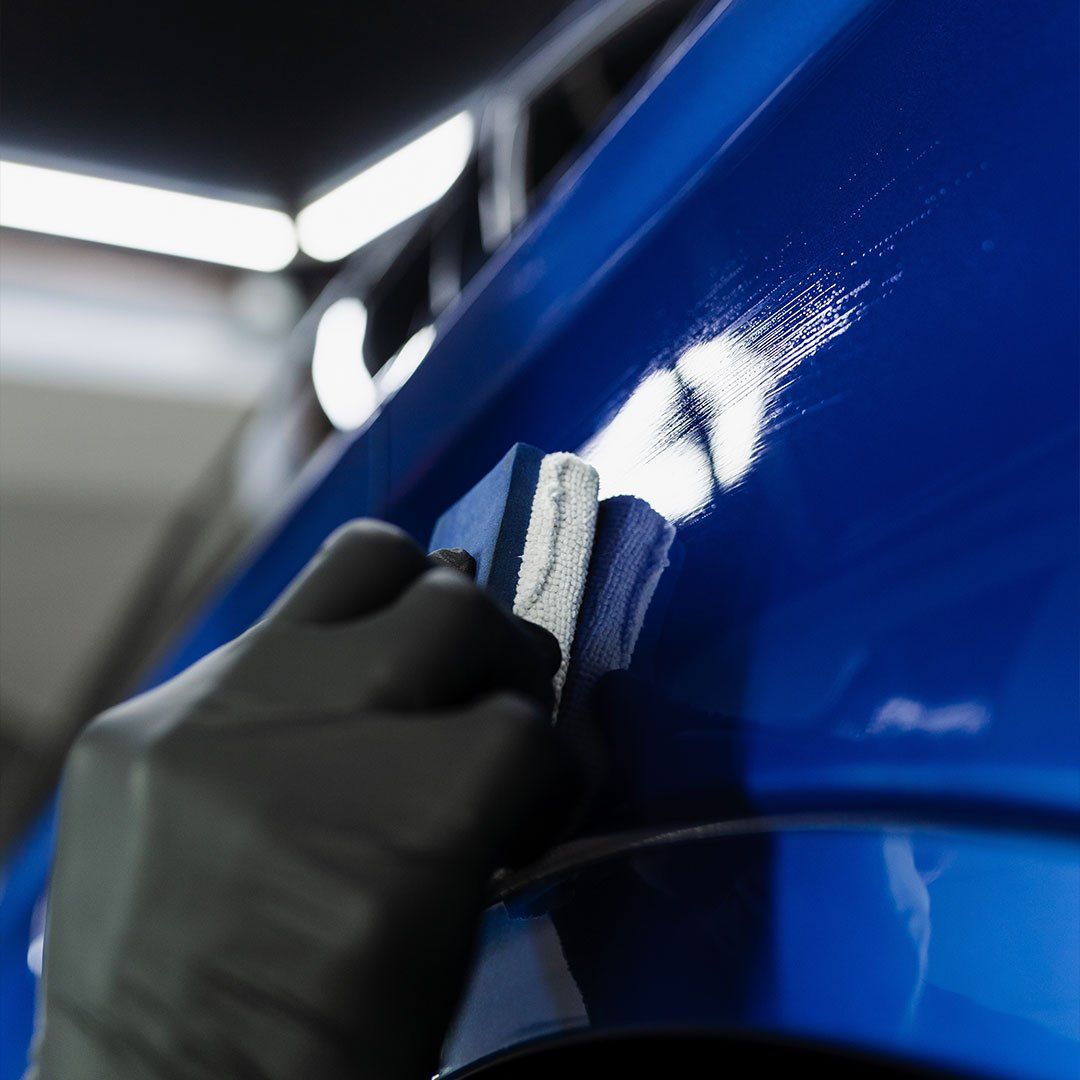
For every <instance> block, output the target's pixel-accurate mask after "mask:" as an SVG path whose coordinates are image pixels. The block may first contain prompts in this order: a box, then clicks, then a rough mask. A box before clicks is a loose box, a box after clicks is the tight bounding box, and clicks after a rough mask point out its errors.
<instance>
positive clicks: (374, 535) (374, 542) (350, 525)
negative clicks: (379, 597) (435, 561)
mask: <svg viewBox="0 0 1080 1080" xmlns="http://www.w3.org/2000/svg"><path fill="white" fill-rule="evenodd" d="M324 547H325V550H327V551H330V550H334V551H340V550H344V551H346V552H348V551H355V552H356V553H357V555H358V556H364V557H368V558H370V557H372V556H373V555H374V554H376V553H379V552H385V553H387V554H395V553H402V554H405V553H415V554H417V555H420V554H421V552H420V549H419V548H418V547H417V546H416V544H415V543H414V542H413V540H412V539H411V538H410V537H409V535H408V534H407V533H406V532H404V531H403V530H401V529H399V528H398V527H397V526H396V525H391V524H389V523H388V522H386V521H378V520H377V519H375V518H354V519H353V520H351V521H347V522H345V524H344V525H341V526H339V527H338V528H337V529H335V530H334V532H333V533H331V534H330V536H329V538H328V539H327V541H326V544H325V545H324Z"/></svg>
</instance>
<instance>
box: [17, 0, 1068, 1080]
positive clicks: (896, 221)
mask: <svg viewBox="0 0 1080 1080" xmlns="http://www.w3.org/2000/svg"><path fill="white" fill-rule="evenodd" d="M1076 36H1077V14H1076V9H1075V5H1074V4H1072V3H1070V2H1065V0H1060V2H1059V0H1047V2H1041V3H1036V4H1030V5H1009V4H995V5H986V4H980V3H975V2H974V0H934V2H930V0H904V2H894V3H872V2H866V0H819V2H817V3H814V4H795V5H793V4H790V3H783V2H780V0H731V2H729V3H722V4H720V5H718V7H717V8H716V9H715V10H714V11H713V12H712V13H711V14H710V15H709V16H708V17H707V18H705V19H704V20H702V21H701V22H700V23H699V24H698V25H697V26H696V27H695V29H694V31H693V33H692V34H691V36H690V37H689V38H688V39H687V40H686V41H685V42H683V43H682V44H681V46H680V47H679V48H678V49H677V50H675V52H674V53H672V55H670V56H669V57H668V58H667V59H666V60H665V62H664V64H663V65H662V66H661V68H660V69H659V70H658V71H657V72H655V73H654V75H653V76H652V77H651V78H650V80H649V82H648V83H647V84H646V85H645V86H644V87H642V88H641V89H640V91H639V92H638V93H637V94H636V95H635V97H634V98H633V100H632V101H631V102H629V104H628V105H627V106H626V108H625V109H624V110H623V111H622V112H621V113H620V114H619V116H618V117H617V119H616V120H615V121H614V122H613V123H612V124H611V125H610V126H609V128H608V129H607V130H606V131H605V132H604V134H603V135H602V136H601V138H600V139H599V140H598V141H597V143H596V144H595V145H594V146H593V147H591V148H590V150H589V151H588V152H587V153H586V154H585V155H584V157H583V158H582V159H581V160H580V161H578V162H577V163H576V164H575V165H574V166H573V167H572V168H571V170H570V171H569V173H568V174H567V175H565V176H564V177H563V178H562V179H561V180H560V181H559V183H558V184H557V185H556V186H555V188H554V189H553V190H552V191H551V192H550V194H549V196H548V198H547V199H546V201H545V202H544V204H543V205H542V206H541V207H540V208H539V210H538V211H537V212H536V213H535V214H534V215H533V216H532V217H531V218H530V219H529V220H528V221H527V222H526V223H525V225H524V226H523V227H522V228H521V229H520V230H519V232H518V233H517V234H516V235H515V236H514V238H513V239H512V240H511V241H510V242H509V243H508V244H507V245H506V246H505V247H504V248H503V249H502V250H501V251H500V252H499V253H498V254H497V255H496V256H495V258H494V259H493V260H492V261H491V262H490V263H489V264H488V265H487V266H486V267H485V268H484V269H483V270H482V271H481V273H480V274H479V275H478V277H477V278H476V279H474V280H473V282H472V283H471V284H470V286H469V287H468V289H467V290H466V293H465V295H464V296H463V297H462V299H461V302H460V303H458V304H457V305H456V306H455V307H454V308H453V309H451V310H450V311H448V312H447V314H446V316H445V317H444V318H443V319H442V320H441V322H440V323H439V324H438V326H437V337H436V342H435V345H434V346H433V348H432V350H431V352H430V353H429V354H428V356H427V357H426V358H425V360H424V362H423V363H422V365H421V366H420V368H419V369H418V370H417V371H416V373H415V374H414V375H413V376H412V378H411V379H410V380H409V381H408V382H407V383H405V385H404V386H403V387H402V388H401V389H400V390H399V391H398V392H397V394H396V396H394V397H393V398H392V399H391V400H389V401H388V402H387V403H386V404H385V405H384V406H383V407H382V409H381V411H380V412H379V413H378V415H376V416H375V417H374V418H373V419H372V421H371V422H370V423H369V424H368V425H367V426H366V428H365V429H364V430H362V431H361V432H359V433H357V434H356V435H355V436H351V437H345V436H342V437H341V438H340V439H339V440H338V441H336V442H334V443H333V444H331V446H329V447H328V448H327V450H326V452H325V454H324V455H323V456H322V457H321V458H320V460H319V461H318V462H317V463H316V465H315V467H313V469H312V470H311V471H310V472H309V475H308V477H307V479H306V485H305V487H304V489H303V490H302V491H301V492H299V493H298V495H297V498H296V500H295V501H294V503H293V505H292V506H291V508H290V510H289V512H288V513H287V514H286V515H285V516H284V517H283V518H282V519H281V521H280V522H279V524H278V526H277V527H276V528H275V530H274V531H273V533H272V535H269V536H267V537H266V538H265V540H264V542H263V543H262V544H261V546H260V547H259V549H258V550H257V551H256V552H253V553H252V555H251V557H250V560H249V561H248V563H247V564H246V565H245V566H244V567H243V568H242V569H241V570H240V571H239V573H238V574H237V575H236V576H235V578H234V579H233V581H232V582H231V583H230V585H229V586H228V587H227V588H226V589H225V590H224V591H223V592H222V594H221V595H220V596H219V598H218V599H217V600H216V601H215V602H214V603H213V604H212V605H211V606H210V608H209V609H208V610H207V611H206V613H205V615H204V616H203V617H202V618H201V619H200V620H199V621H198V623H197V624H196V625H195V626H194V627H193V628H192V630H191V631H190V633H189V634H188V635H187V636H186V638H185V639H184V640H182V641H180V642H178V644H177V647H176V649H175V652H174V653H173V655H172V657H171V659H170V660H169V662H168V663H167V664H166V665H164V666H163V668H162V670H161V671H160V672H159V677H166V676H168V675H170V674H172V673H173V672H175V671H177V670H179V669H180V668H182V667H183V666H186V665H187V664H189V663H191V662H192V661H193V660H195V659H196V658H198V657H199V656H201V655H203V654H204V653H205V652H207V651H208V650H209V649H211V648H213V647H215V646H217V645H218V644H220V643H221V642H223V641H225V640H227V639H229V638H231V637H233V636H235V635H236V634H237V633H239V632H240V631H242V630H243V629H245V628H246V627H247V626H248V625H250V623H251V622H252V621H253V620H254V619H256V618H258V617H259V615H260V614H261V613H262V611H263V610H265V608H266V607H267V605H268V604H269V603H270V602H271V601H272V600H273V599H274V597H275V596H276V595H277V593H278V592H279V590H280V589H281V588H282V587H283V586H284V585H285V584H286V582H287V581H288V580H289V579H290V578H291V577H292V576H293V575H294V574H295V573H296V572H297V571H298V570H299V569H300V567H301V566H302V565H303V564H304V562H305V561H306V560H307V559H308V558H309V556H310V555H311V554H312V553H313V552H314V551H315V549H316V548H317V547H318V545H319V544H320V543H321V541H322V540H323V538H324V537H325V535H326V534H327V532H328V531H330V530H331V529H332V528H334V527H335V526H337V525H338V524H340V523H341V522H343V521H345V520H347V519H348V518H350V517H354V516H357V515H363V514H374V515H377V516H381V517H386V518H389V519H390V520H392V521H396V522H398V523H399V524H401V525H403V526H404V527H405V528H407V529H408V530H409V531H410V532H412V533H413V534H414V535H415V536H416V537H417V538H418V539H420V540H424V539H426V538H427V536H428V535H429V533H430V529H431V526H432V523H433V522H434V520H435V518H436V517H437V516H438V515H439V513H440V512H441V511H442V510H443V509H445V508H446V507H447V506H448V505H450V504H451V503H452V502H453V501H454V500H456V499H457V498H459V497H460V496H461V495H462V494H463V493H464V492H465V491H466V490H468V489H469V487H470V486H471V485H472V484H473V483H475V481H476V480H477V479H479V478H480V477H481V476H482V475H483V474H484V473H485V472H486V471H487V470H488V469H489V468H490V467H491V465H492V464H493V463H494V462H495V461H497V460H498V459H499V457H500V456H501V455H502V454H503V453H504V452H505V450H506V448H507V447H508V446H510V445H511V444H512V443H514V442H516V441H519V440H521V441H526V442H530V443H533V444H535V445H537V446H540V447H543V448H544V449H546V450H558V449H577V450H579V452H581V453H583V454H584V456H586V457H587V458H588V459H589V460H591V461H593V462H594V463H595V464H596V465H597V467H598V468H599V470H600V475H601V484H602V494H618V493H623V492H625V493H630V494H635V495H640V496H641V497H643V498H645V499H647V500H649V501H650V502H651V503H652V504H653V505H654V506H655V507H656V509H658V510H659V511H660V512H661V513H663V514H664V515H665V516H667V517H668V518H669V520H671V521H672V522H673V523H674V524H675V525H676V527H677V549H678V554H677V558H676V559H675V560H674V561H673V564H672V566H671V567H670V568H669V570H668V571H667V573H666V574H665V578H664V580H663V582H662V587H661V589H660V591H659V592H658V595H657V600H656V602H655V603H654V604H653V607H652V609H651V610H650V612H649V615H648V617H647V620H646V626H645V631H644V634H643V637H642V647H641V648H639V651H638V654H637V655H636V656H635V660H634V663H633V665H632V667H631V669H630V671H629V672H626V673H623V674H620V675H618V676H615V677H612V678H610V679H609V680H607V682H606V685H605V686H604V687H603V694H602V697H601V699H600V700H601V701H602V706H601V713H602V719H603V721H604V724H605V727H606V728H607V731H608V736H609V739H610V740H611V741H612V745H613V746H615V747H616V748H617V749H616V758H617V761H616V763H615V774H616V776H617V781H618V782H617V784H615V785H614V787H613V788H612V793H610V794H609V796H608V802H607V804H606V805H605V806H602V807H601V808H600V811H599V815H598V821H599V822H600V824H601V826H602V828H601V829H600V831H603V832H605V833H610V834H611V835H612V836H615V837H616V839H613V840H611V841H610V842H609V843H608V846H607V847H605V846H604V843H603V842H600V843H599V844H598V846H596V847H594V848H592V849H589V851H588V852H586V853H585V854H583V855H582V857H581V859H580V860H579V861H578V862H574V859H573V858H571V857H568V859H567V861H566V862H565V863H564V864H563V865H562V866H561V867H557V868H556V869H555V870H553V871H552V872H551V874H549V875H547V876H545V877H543V878H542V879H535V880H533V879H529V880H523V881H522V882H521V883H520V887H519V888H518V889H517V890H516V891H514V890H512V891H511V892H510V893H508V894H507V895H506V896H505V897H504V898H503V899H502V900H501V901H500V903H499V904H497V905H496V906H495V907H493V908H492V910H491V911H490V912H489V914H488V917H487V921H486V924H485V931H484V936H483V940H482V947H481V951H480V955H479V958H478V962H477V971H476V974H475V976H474V981H473V985H472V988H471V990H470V993H469V996H468V999H467V1001H466V1005H465V1007H464V1009H463V1012H462V1015H461V1017H460V1018H459V1021H458V1024H457V1026H456V1028H455V1031H454V1033H453V1035H452V1037H451V1040H450V1042H449V1043H448V1047H447V1056H446V1068H447V1071H448V1072H452V1071H454V1070H456V1069H460V1068H465V1067H467V1066H468V1065H470V1064H471V1063H474V1062H475V1061H477V1060H481V1059H485V1060H486V1059H488V1058H490V1057H491V1056H492V1055H494V1056H496V1057H497V1056H498V1055H499V1054H501V1053H503V1052H506V1051H508V1050H512V1049H514V1048H516V1047H521V1046H524V1045H527V1044H529V1043H531V1042H533V1041H536V1040H541V1041H542V1040H543V1039H545V1038H548V1037H551V1036H553V1035H564V1034H567V1033H571V1032H578V1031H584V1030H591V1031H626V1030H639V1031H648V1030H655V1029H658V1028H663V1027H672V1026H674V1027H680V1028H685V1027H692V1028H694V1029H706V1030H710V1029H716V1030H731V1029H746V1030H752V1031H756V1032H763V1033H766V1034H778V1035H784V1036H791V1037H798V1038H809V1039H814V1040H821V1041H825V1042H829V1043H836V1044H840V1045H845V1046H857V1047H860V1048H865V1049H870V1050H872V1051H876V1052H881V1053H887V1054H895V1055H899V1056H900V1057H902V1058H903V1059H905V1060H907V1059H911V1060H916V1061H922V1062H928V1063H931V1064H937V1065H942V1066H946V1067H956V1068H960V1069H965V1070H971V1071H973V1072H976V1073H984V1074H987V1075H1017V1074H1020V1073H1022V1074H1025V1075H1032V1076H1036V1075H1045V1076H1053V1077H1057V1076H1061V1077H1065V1076H1073V1075H1075V1074H1076V1071H1077V1068H1078V1067H1080V918H1077V915H1078V912H1080V844H1078V842H1077V825H1078V821H1080V722H1078V704H1077V653H1078V643H1080V642H1078V628H1077V583H1078V567H1077V560H1078V550H1080V545H1078V539H1080V534H1078V501H1077V500H1078V465H1077V462H1078V423H1077V416H1078V414H1077V400H1078V392H1080V384H1078V365H1077V353H1078V341H1077V321H1078V303H1077V274H1076V250H1077V237H1078V221H1077V203H1078V194H1077V180H1078V172H1077V155H1078V148H1077V95H1076V85H1077V50H1076ZM701 822H712V823H714V824H713V825H711V826H708V827H707V828H706V829H705V830H704V832H700V831H699V832H694V831H693V830H691V831H690V832H687V831H685V828H684V827H685V826H686V825H688V824H690V823H701ZM730 822H741V823H743V824H741V825H739V826H738V827H737V828H734V829H733V827H732V826H730V825H728V824H725V823H730ZM747 822H757V824H755V825H747V824H745V823H747ZM672 829H674V830H675V832H674V833H671V830H672ZM680 830H682V831H680ZM710 830H711V831H710ZM627 836H631V837H639V838H640V837H651V839H648V840H647V841H645V842H644V846H641V845H640V844H635V843H630V842H627V841H626V839H625V838H626V837H627ZM618 837H622V838H623V839H621V840H620V839H617V838H618ZM571 855H572V852H571ZM15 870H18V866H16V867H15ZM13 872H14V871H13ZM28 895H29V894H28ZM4 902H5V904H7V903H8V898H7V897H5V900H4ZM6 918H7V920H8V921H7V923H6V926H7V928H8V929H9V930H10V929H11V927H16V928H18V926H20V925H22V924H21V923H19V920H20V919H25V920H28V919H29V918H30V912H29V906H26V905H24V907H22V908H19V910H18V912H15V911H14V908H11V912H10V913H9V914H8V915H6ZM23 932H25V931H23ZM511 961H512V962H511Z"/></svg>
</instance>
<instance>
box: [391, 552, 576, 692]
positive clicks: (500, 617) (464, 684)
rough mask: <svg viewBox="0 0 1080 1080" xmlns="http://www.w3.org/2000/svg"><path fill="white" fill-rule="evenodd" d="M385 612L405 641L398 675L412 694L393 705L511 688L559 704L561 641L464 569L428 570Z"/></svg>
mask: <svg viewBox="0 0 1080 1080" xmlns="http://www.w3.org/2000/svg"><path fill="white" fill-rule="evenodd" d="M385 618H386V621H387V629H388V631H389V630H390V628H391V626H392V627H393V632H394V633H395V635H396V637H395V640H396V641H397V643H398V646H399V651H398V653H397V657H396V661H395V663H394V665H392V667H393V668H395V669H396V672H395V674H396V676H397V677H395V678H394V680H393V681H394V682H395V684H396V685H397V686H398V688H399V690H400V691H402V692H404V693H405V694H406V695H407V701H406V700H401V699H398V700H395V701H393V702H390V701H388V702H387V704H401V705H405V706H406V707H412V708H441V707H445V706H452V705H458V704H462V703H465V702H470V701H473V700H475V699H476V698H477V697H479V696H481V695H484V694H489V693H494V692H497V691H500V690H505V691H515V692H517V693H520V694H524V695H526V696H527V697H529V698H532V699H533V700H534V701H536V702H538V703H539V704H540V705H542V706H543V707H544V708H546V709H548V710H550V709H552V708H553V707H554V693H553V690H552V683H551V678H552V672H553V660H554V650H555V649H557V648H558V644H557V643H553V642H551V641H550V640H546V639H541V638H539V637H538V632H537V630H536V629H535V628H526V624H525V622H524V621H523V620H521V619H518V618H516V617H515V616H513V615H511V614H509V613H508V612H505V611H503V610H502V609H501V608H500V607H499V606H498V605H497V604H496V603H495V601H494V600H493V599H492V598H491V597H490V596H488V595H487V593H485V592H484V591H483V590H482V589H479V588H478V587H477V586H475V585H474V584H473V583H472V582H470V581H469V580H468V579H467V578H465V577H464V576H463V575H461V574H459V573H457V572H455V571H452V570H447V569H444V568H437V569H434V570H429V571H428V572H427V573H426V574H424V575H423V576H422V577H420V578H418V579H417V580H416V581H414V582H413V583H412V585H410V587H409V588H408V589H407V590H406V591H405V592H404V594H403V595H402V596H401V598H400V600H399V601H398V602H397V603H396V604H395V605H394V608H393V609H392V611H388V612H387V613H386V616H385ZM539 633H543V632H542V631H541V632H539ZM541 640H543V641H544V644H543V645H541V644H540V641H541ZM557 667H558V665H557V664H555V665H554V670H557ZM406 673H408V675H409V676H410V677H409V678H407V679H405V678H402V677H401V676H403V675H405V674H406Z"/></svg>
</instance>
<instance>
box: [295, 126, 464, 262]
mask: <svg viewBox="0 0 1080 1080" xmlns="http://www.w3.org/2000/svg"><path fill="white" fill-rule="evenodd" d="M472 146H473V120H472V116H471V115H470V114H469V113H467V112H462V113H458V115H457V116H454V117H451V118H450V119H449V120H447V121H445V122H444V123H442V124H440V125H439V126H438V127H436V128H433V129H432V130H431V131H429V132H427V133H426V134H424V135H421V136H420V137H419V138H418V139H414V140H413V141H412V142H411V143H408V144H407V145H406V146H403V147H402V148H401V149H400V150H397V151H395V152H394V153H393V154H390V155H389V156H387V157H384V158H383V159H382V160H381V161H377V162H375V164H374V165H372V166H370V167H369V168H367V169H365V170H364V171H363V172H361V173H359V174H357V175H356V176H354V177H353V178H352V179H351V180H347V181H346V182H345V183H344V184H342V185H341V186H340V187H337V188H334V190H333V191H330V192H328V193H327V194H326V195H323V196H322V197H321V198H319V199H316V200H315V201H314V202H313V203H311V204H310V205H309V206H307V207H305V208H304V209H303V210H301V211H300V213H299V215H298V216H297V218H296V226H297V230H298V231H299V234H300V247H301V248H302V249H303V251H305V252H306V253H307V254H308V255H310V256H312V257H313V258H315V259H319V260H321V261H322V262H334V261H335V260H337V259H342V258H344V257H345V256H346V255H348V254H350V253H351V252H353V251H355V250H356V249H357V248H359V247H362V246H363V245H364V244H366V243H368V241H370V240H374V239H375V237H377V236H381V235H382V234H383V233H384V232H386V231H387V230H388V229H392V228H393V227H394V226H395V225H400V224H401V222H403V221H407V220H408V219H409V218H410V217H412V216H413V214H416V213H419V211H421V210H423V209H424V208H425V207H427V206H430V205H431V204H432V203H433V202H435V201H436V199H438V198H439V197H440V196H441V195H443V194H445V193H446V191H447V190H448V189H449V187H450V185H451V184H453V182H454V181H455V180H456V179H457V178H458V176H460V175H461V171H462V169H464V168H465V165H466V163H467V162H468V160H469V154H470V153H471V152H472Z"/></svg>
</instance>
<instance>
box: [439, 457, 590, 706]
mask: <svg viewBox="0 0 1080 1080" xmlns="http://www.w3.org/2000/svg"><path fill="white" fill-rule="evenodd" d="M598 486H599V482H598V477H597V474H596V470H595V469H594V468H593V467H592V466H591V465H587V464H586V463H585V462H584V461H582V460H581V459H580V458H577V457H575V456H574V455H573V454H566V453H559V454H544V453H542V452H541V451H540V450H537V449H536V448H535V447H532V446H527V445H525V444H524V443H518V444H517V445H516V446H514V447H513V448H512V449H511V450H510V451H509V453H507V454H506V456H505V457H504V458H503V459H502V460H501V461H500V462H499V463H498V465H496V466H495V468H494V469H492V471H491V472H490V473H488V474H487V476H485V477H484V478H483V479H482V480H480V482H479V483H478V484H477V485H476V486H475V487H474V488H473V489H472V490H471V491H470V492H468V494H466V495H465V496H464V497H463V498H462V499H460V500H459V501H458V502H457V503H455V505H454V506H453V507H451V508H450V509H449V510H448V511H447V512H446V513H445V514H443V516H442V517H441V518H439V520H438V521H437V522H436V524H435V531H434V532H433V534H432V537H431V546H432V547H433V548H441V547H460V548H464V549H465V550H466V551H468V552H469V553H470V554H471V555H472V556H473V558H474V559H476V571H477V572H476V580H477V582H478V583H479V584H481V585H484V586H485V587H486V588H487V589H488V590H489V592H491V593H492V595H493V596H495V598H496V599H497V600H499V601H500V602H501V603H503V604H505V605H506V606H507V607H509V608H511V610H513V612H514V613H515V614H516V615H520V616H521V617H522V618H525V619H528V620H530V621H531V622H534V623H537V624H538V625H540V626H543V627H544V628H545V629H547V630H550V631H551V632H552V633H553V634H554V635H555V637H556V638H558V641H559V645H560V646H561V647H562V653H563V662H562V667H561V668H560V669H559V672H558V674H557V675H556V677H555V693H556V699H558V696H559V694H560V693H561V691H562V686H563V682H564V681H565V679H566V672H567V668H568V665H569V662H570V655H571V647H572V645H573V641H574V632H575V629H576V627H577V621H578V610H579V608H580V606H581V600H582V596H583V595H584V592H585V579H586V576H587V574H588V569H589V560H590V557H591V555H592V545H593V533H594V531H595V528H596V511H597V489H598Z"/></svg>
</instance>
